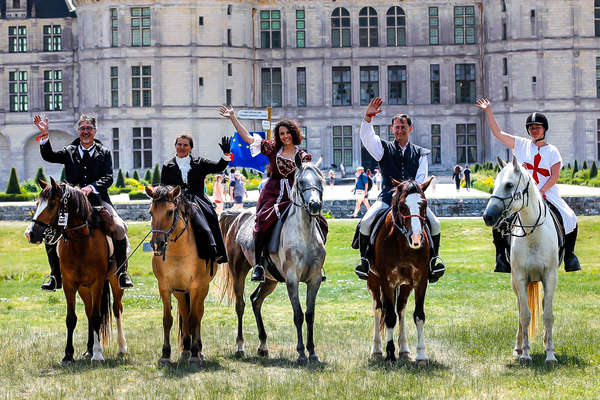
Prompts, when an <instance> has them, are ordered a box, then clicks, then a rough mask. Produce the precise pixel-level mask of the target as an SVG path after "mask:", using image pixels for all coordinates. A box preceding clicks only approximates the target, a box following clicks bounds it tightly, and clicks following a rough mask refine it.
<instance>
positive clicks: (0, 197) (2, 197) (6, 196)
mask: <svg viewBox="0 0 600 400" xmlns="http://www.w3.org/2000/svg"><path fill="white" fill-rule="evenodd" d="M36 197H37V194H36V193H19V194H13V193H3V192H0V201H32V200H35V199H36Z"/></svg>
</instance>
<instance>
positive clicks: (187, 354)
mask: <svg viewBox="0 0 600 400" xmlns="http://www.w3.org/2000/svg"><path fill="white" fill-rule="evenodd" d="M191 357H192V352H191V351H185V350H184V351H182V352H181V355H180V356H179V360H177V363H178V364H181V363H187V362H189V361H190V358H191Z"/></svg>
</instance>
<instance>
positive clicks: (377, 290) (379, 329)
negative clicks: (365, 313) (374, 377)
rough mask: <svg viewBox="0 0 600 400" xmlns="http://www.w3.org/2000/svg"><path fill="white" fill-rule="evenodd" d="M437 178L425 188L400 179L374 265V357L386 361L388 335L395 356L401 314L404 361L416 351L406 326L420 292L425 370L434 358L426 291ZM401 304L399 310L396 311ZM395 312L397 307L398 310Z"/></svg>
mask: <svg viewBox="0 0 600 400" xmlns="http://www.w3.org/2000/svg"><path fill="white" fill-rule="evenodd" d="M431 179H432V178H429V180H427V181H426V182H425V183H423V184H422V185H419V184H417V183H416V182H415V181H404V182H402V183H400V182H397V181H394V184H395V185H396V189H395V192H394V197H393V199H392V207H391V212H390V213H389V214H387V215H386V216H385V220H384V221H383V222H382V225H381V229H380V230H379V232H378V233H377V238H376V240H375V247H374V260H373V262H372V263H371V269H370V271H369V278H368V280H367V286H368V288H369V292H370V293H371V297H372V298H373V313H374V317H375V321H374V322H375V323H374V332H373V347H372V349H371V357H372V358H381V357H382V356H383V355H382V349H381V334H382V333H383V331H384V327H385V331H386V334H387V344H386V348H385V350H386V357H385V359H386V360H388V361H394V360H395V359H396V357H395V355H394V351H395V348H394V327H395V325H396V313H397V314H398V317H399V321H400V333H399V336H398V346H399V347H400V350H399V357H401V358H408V357H409V356H410V350H409V348H408V341H407V338H406V331H405V327H404V314H405V313H406V309H405V308H406V302H407V300H408V296H409V295H410V292H411V291H412V290H413V289H414V290H415V311H414V313H413V318H414V321H415V325H416V326H417V357H416V362H417V365H419V366H425V365H427V363H428V362H429V358H428V357H427V354H426V353H425V339H424V335H423V326H424V325H425V311H424V310H423V305H424V303H425V292H426V291H427V279H428V276H429V260H430V258H431V256H430V246H431V244H430V242H429V240H430V238H429V237H428V235H427V234H425V225H426V210H427V199H426V198H425V195H424V192H425V190H426V189H427V187H428V186H429V184H430V183H431ZM394 305H395V307H394ZM394 308H395V309H394Z"/></svg>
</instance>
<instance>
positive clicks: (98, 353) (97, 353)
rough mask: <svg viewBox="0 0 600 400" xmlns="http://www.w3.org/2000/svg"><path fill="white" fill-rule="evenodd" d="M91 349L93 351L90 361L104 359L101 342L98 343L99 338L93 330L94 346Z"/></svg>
mask: <svg viewBox="0 0 600 400" xmlns="http://www.w3.org/2000/svg"><path fill="white" fill-rule="evenodd" d="M92 351H93V352H94V354H93V355H92V361H104V357H102V343H100V338H99V337H98V334H97V333H96V332H94V347H92Z"/></svg>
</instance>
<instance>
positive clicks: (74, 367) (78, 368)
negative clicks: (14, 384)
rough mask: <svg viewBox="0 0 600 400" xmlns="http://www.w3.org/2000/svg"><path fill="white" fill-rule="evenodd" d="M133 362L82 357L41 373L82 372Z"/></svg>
mask: <svg viewBox="0 0 600 400" xmlns="http://www.w3.org/2000/svg"><path fill="white" fill-rule="evenodd" d="M132 364H133V363H132V362H130V361H129V359H127V358H115V359H105V360H104V362H97V361H91V360H90V359H88V358H83V357H82V358H76V359H75V361H73V362H72V363H68V364H62V363H55V364H53V365H52V366H51V370H50V371H46V372H45V373H44V372H42V374H41V375H44V374H45V375H50V374H52V373H58V374H62V375H70V374H80V373H82V372H87V371H90V370H94V369H115V368H121V367H123V366H127V365H132Z"/></svg>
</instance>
